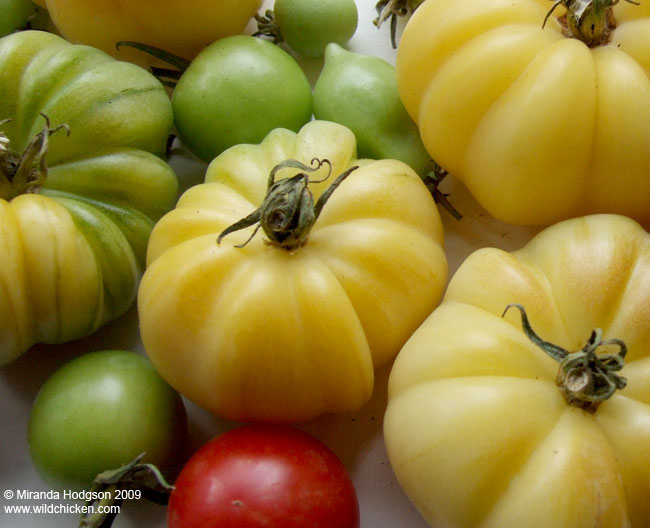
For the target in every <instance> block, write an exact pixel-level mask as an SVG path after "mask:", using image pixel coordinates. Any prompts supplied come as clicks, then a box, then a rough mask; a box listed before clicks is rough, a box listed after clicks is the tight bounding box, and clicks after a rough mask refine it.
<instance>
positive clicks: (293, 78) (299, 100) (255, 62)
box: [172, 35, 312, 161]
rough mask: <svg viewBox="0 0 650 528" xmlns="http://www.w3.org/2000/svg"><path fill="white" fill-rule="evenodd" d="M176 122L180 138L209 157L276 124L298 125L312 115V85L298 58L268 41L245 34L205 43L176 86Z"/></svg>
mask: <svg viewBox="0 0 650 528" xmlns="http://www.w3.org/2000/svg"><path fill="white" fill-rule="evenodd" d="M172 106H173V109H174V124H175V126H176V130H177V132H178V135H179V137H180V139H181V141H182V142H183V144H184V145H185V146H186V147H187V148H188V149H189V150H190V151H191V152H193V153H194V154H195V155H197V156H198V157H199V158H201V159H203V160H204V161H211V160H212V159H213V158H215V157H216V156H217V155H218V154H220V153H221V152H223V151H224V150H226V149H227V148H229V147H231V146H233V145H237V144H240V143H255V144H257V143H259V142H261V141H262V139H264V137H266V135H267V134H268V133H269V132H270V131H271V130H273V129H275V128H288V129H289V130H294V131H297V130H299V129H300V128H301V127H302V126H303V125H304V124H305V123H307V122H308V121H309V120H310V119H311V113H312V95H311V86H310V85H309V81H308V80H307V77H306V76H305V74H304V72H303V71H302V69H301V68H300V66H299V65H298V63H297V62H296V61H295V60H294V59H293V57H291V56H290V55H289V54H288V53H287V52H285V51H284V50H282V49H280V48H279V47H278V46H275V45H274V44H272V43H271V42H270V41H267V40H263V39H259V38H255V37H252V36H248V35H236V36H232V37H226V38H223V39H220V40H218V41H216V42H214V43H213V44H211V45H209V46H208V47H207V48H205V49H204V50H203V51H202V52H201V53H200V54H199V55H198V56H197V57H196V58H195V59H194V60H193V61H192V63H191V64H190V66H189V67H188V68H187V70H185V72H184V73H183V75H182V76H181V78H180V80H179V81H178V84H177V85H176V87H175V88H174V93H173V96H172Z"/></svg>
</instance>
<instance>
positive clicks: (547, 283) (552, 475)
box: [384, 215, 650, 528]
mask: <svg viewBox="0 0 650 528" xmlns="http://www.w3.org/2000/svg"><path fill="white" fill-rule="evenodd" d="M511 303H518V304H520V305H521V306H523V307H524V308H525V310H526V312H527V314H528V321H529V324H530V327H532V330H533V331H534V332H535V333H536V335H537V336H538V338H540V339H542V340H544V341H546V342H547V343H542V344H543V345H544V346H545V347H546V348H550V351H551V352H553V353H554V354H556V355H559V356H562V357H563V358H564V359H563V361H562V363H561V365H562V368H561V369H560V366H559V365H558V362H556V361H555V360H554V359H552V356H551V355H549V354H548V353H545V352H544V351H543V350H542V349H541V348H540V347H539V346H537V345H536V344H534V343H533V342H532V341H531V340H530V338H529V337H528V336H527V335H526V334H525V333H524V331H523V329H522V314H520V313H519V312H518V311H517V310H515V309H511V310H509V311H508V312H507V313H506V314H505V316H504V317H502V314H503V312H504V309H505V308H506V307H507V306H508V305H509V304H511ZM595 328H601V329H602V337H603V339H604V340H603V342H602V345H603V346H601V347H596V346H595V345H596V344H597V343H598V340H597V339H598V338H599V337H600V335H599V334H598V333H597V332H596V333H595V334H594V336H593V338H594V341H593V342H590V343H589V344H588V345H587V346H585V348H584V350H581V348H582V347H583V345H585V343H586V342H587V341H588V339H589V338H590V332H592V330H593V329H595ZM613 339H620V340H622V341H623V343H624V344H625V345H626V346H627V355H626V356H625V357H624V358H623V357H622V355H621V352H623V351H624V347H623V345H621V343H620V342H617V341H611V342H609V344H608V343H607V341H608V340H613ZM649 339H650V235H648V233H647V232H645V231H644V230H643V229H642V228H641V227H640V226H639V225H638V224H637V223H635V222H634V221H632V220H630V219H629V218H626V217H623V216H616V215H595V216H588V217H583V218H578V219H573V220H566V221H564V222H561V223H558V224H556V225H555V226H552V227H550V228H548V229H546V230H545V231H543V232H542V233H540V234H539V235H537V236H536V237H535V238H534V239H533V240H532V241H531V242H529V243H528V244H527V245H526V246H525V247H524V248H522V249H520V250H519V251H515V252H513V253H507V252H504V251H501V250H497V249H480V250H478V251H476V252H475V253H473V254H472V255H471V256H470V257H468V259H467V260H466V261H465V262H464V263H463V264H462V265H461V266H460V268H459V269H458V271H457V272H456V273H455V275H454V277H453V278H452V280H451V281H450V283H449V287H448V290H447V293H446V295H445V298H444V300H443V302H442V304H441V305H440V306H439V307H438V308H437V309H436V310H434V312H433V314H432V315H431V316H430V317H429V318H428V319H427V320H426V321H425V322H424V323H423V324H422V326H421V327H420V328H419V329H418V330H417V331H416V332H415V333H414V334H413V336H412V337H411V338H410V339H409V341H408V342H407V343H406V345H405V346H404V347H403V349H402V350H401V351H400V353H399V355H398V356H397V359H396V360H395V364H394V367H393V370H392V371H391V375H390V380H389V401H388V409H387V413H386V416H385V423H384V427H385V428H384V431H385V439H386V445H387V449H388V454H389V457H390V460H391V463H392V466H393V468H394V470H395V473H396V474H397V477H398V479H399V481H400V483H401V484H402V485H403V487H404V489H405V490H406V492H407V494H408V495H409V496H410V498H411V499H412V501H413V502H414V503H415V505H416V506H417V508H418V509H419V511H420V512H421V513H422V515H423V516H424V517H425V518H426V519H427V521H428V522H429V523H430V524H431V526H434V527H435V528H479V527H480V528H524V527H525V528H548V527H551V526H552V527H553V528H593V527H595V526H598V527H600V528H622V527H629V528H644V527H646V526H648V519H650V502H649V501H648V496H649V494H650V348H649V347H648V342H649ZM549 342H550V343H552V344H555V345H556V346H557V347H562V348H563V349H564V351H562V350H561V349H560V348H557V347H556V348H554V349H553V348H552V347H549ZM566 351H575V352H573V353H569V354H567V353H566ZM578 360H580V361H581V362H583V361H585V362H586V363H584V364H583V363H581V364H578ZM623 361H624V364H623V368H622V370H618V369H619V367H621V363H622V362H623ZM585 365H586V367H585ZM560 372H561V373H562V376H561V377H558V378H557V379H556V376H558V373H560ZM621 377H622V378H621ZM623 378H624V379H623ZM625 381H626V382H627V385H626V386H625ZM560 385H561V386H560ZM614 389H616V391H615V392H614V393H613V395H611V397H609V398H608V399H607V396H609V393H610V391H612V390H614ZM563 394H564V395H565V396H564V397H563ZM591 399H595V401H593V402H592V401H591ZM600 400H603V401H600ZM570 401H571V404H570V403H569V402H570ZM598 401H600V403H599V404H598V403H596V402H598Z"/></svg>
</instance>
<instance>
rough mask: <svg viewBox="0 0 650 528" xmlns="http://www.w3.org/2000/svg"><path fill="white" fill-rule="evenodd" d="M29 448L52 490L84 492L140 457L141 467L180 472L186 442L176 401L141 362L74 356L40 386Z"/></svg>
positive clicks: (121, 356) (111, 355)
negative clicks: (103, 475) (143, 464)
mask: <svg viewBox="0 0 650 528" xmlns="http://www.w3.org/2000/svg"><path fill="white" fill-rule="evenodd" d="M28 437H29V448H30V454H31V457H32V461H33V462H34V465H35V466H36V469H37V470H38V472H39V473H40V475H41V476H42V477H43V479H44V480H45V481H46V482H47V483H48V484H50V485H51V486H53V487H54V488H58V489H84V488H88V487H90V485H91V483H92V481H93V479H94V478H95V476H96V475H97V474H98V473H100V472H102V471H106V470H109V469H117V468H118V467H121V466H123V465H125V464H127V463H129V462H131V461H132V460H133V459H135V458H136V457H137V456H138V455H139V454H141V453H142V452H145V453H146V454H145V457H144V459H143V460H142V461H143V462H150V463H153V464H155V465H156V466H158V467H160V468H161V470H163V472H167V471H169V470H171V469H178V468H177V467H176V466H179V467H180V464H182V463H184V459H182V458H181V456H182V455H183V454H184V447H185V442H186V438H187V418H186V414H185V407H184V405H183V401H182V399H181V397H180V396H179V395H178V393H177V392H176V391H174V390H173V389H172V388H171V387H170V386H169V385H168V384H167V383H166V382H165V381H164V380H163V379H162V378H161V377H160V375H159V374H158V372H156V370H155V369H154V367H153V366H152V365H151V363H150V362H149V361H148V360H147V359H146V358H145V357H144V356H142V355H140V354H136V353H135V352H128V351H122V350H108V351H101V352H92V353H89V354H84V355H83V356H79V357H77V358H75V359H73V360H72V361H70V362H69V363H67V364H65V365H64V366H63V367H61V368H60V369H59V370H57V371H56V372H55V373H54V374H53V375H52V376H51V377H50V378H49V379H48V380H47V381H46V382H45V384H44V385H43V386H42V388H41V390H40V391H39V393H38V395H37V396H36V400H35V401H34V405H33V407H32V411H31V413H30V419H29V432H28Z"/></svg>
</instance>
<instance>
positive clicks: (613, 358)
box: [503, 304, 627, 413]
mask: <svg viewBox="0 0 650 528" xmlns="http://www.w3.org/2000/svg"><path fill="white" fill-rule="evenodd" d="M513 307H514V308H517V309H518V310H519V311H520V312H521V324H522V328H523V330H524V333H525V334H526V336H527V337H528V339H530V340H531V341H532V342H533V343H534V344H535V345H537V346H538V347H539V348H541V349H542V350H543V351H544V352H546V353H547V354H548V355H549V356H551V357H552V358H553V359H555V360H556V361H557V362H558V363H559V364H560V369H559V371H558V375H557V379H556V382H557V385H558V386H559V388H560V391H561V392H562V394H563V395H564V398H565V400H566V401H567V403H568V404H569V405H573V406H575V407H580V408H581V409H584V410H585V411H588V412H591V413H593V412H595V411H596V409H597V408H598V405H599V404H600V403H601V402H603V401H605V400H607V399H609V398H610V397H611V396H612V395H613V394H614V392H616V390H617V389H623V388H624V387H625V386H626V384H627V380H626V379H625V378H624V377H622V376H619V375H618V374H617V372H618V371H620V370H621V369H622V368H623V366H624V364H625V361H624V360H625V354H626V353H627V347H626V346H625V343H624V342H623V341H621V340H620V339H608V340H603V339H602V330H601V329H600V328H596V329H594V330H593V331H592V332H591V335H590V336H589V339H588V340H587V343H586V344H585V346H584V347H582V349H581V350H578V351H576V352H572V353H571V352H569V351H568V350H565V349H564V348H562V347H559V346H557V345H554V344H552V343H549V342H548V341H544V340H543V339H541V338H540V337H539V336H538V335H537V334H536V333H535V332H534V331H533V329H532V327H531V326H530V323H529V321H528V316H527V315H526V310H525V309H524V307H523V306H521V305H519V304H509V305H508V306H506V309H505V310H504V312H503V315H505V314H506V312H507V311H508V310H509V309H510V308H513ZM607 345H615V346H617V347H618V348H619V351H618V353H617V354H596V350H597V349H598V347H600V346H607Z"/></svg>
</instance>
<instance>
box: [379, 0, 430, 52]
mask: <svg viewBox="0 0 650 528" xmlns="http://www.w3.org/2000/svg"><path fill="white" fill-rule="evenodd" d="M423 1H424V0H379V1H378V2H377V4H376V5H375V10H376V11H377V18H375V19H374V20H373V24H375V26H377V28H380V27H381V26H382V24H383V23H384V22H386V20H390V41H391V44H392V46H393V49H394V48H397V41H396V36H395V35H396V33H397V19H398V18H399V17H408V16H410V15H411V14H413V11H415V10H416V9H417V8H418V6H419V5H420V4H421V3H422V2H423Z"/></svg>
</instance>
